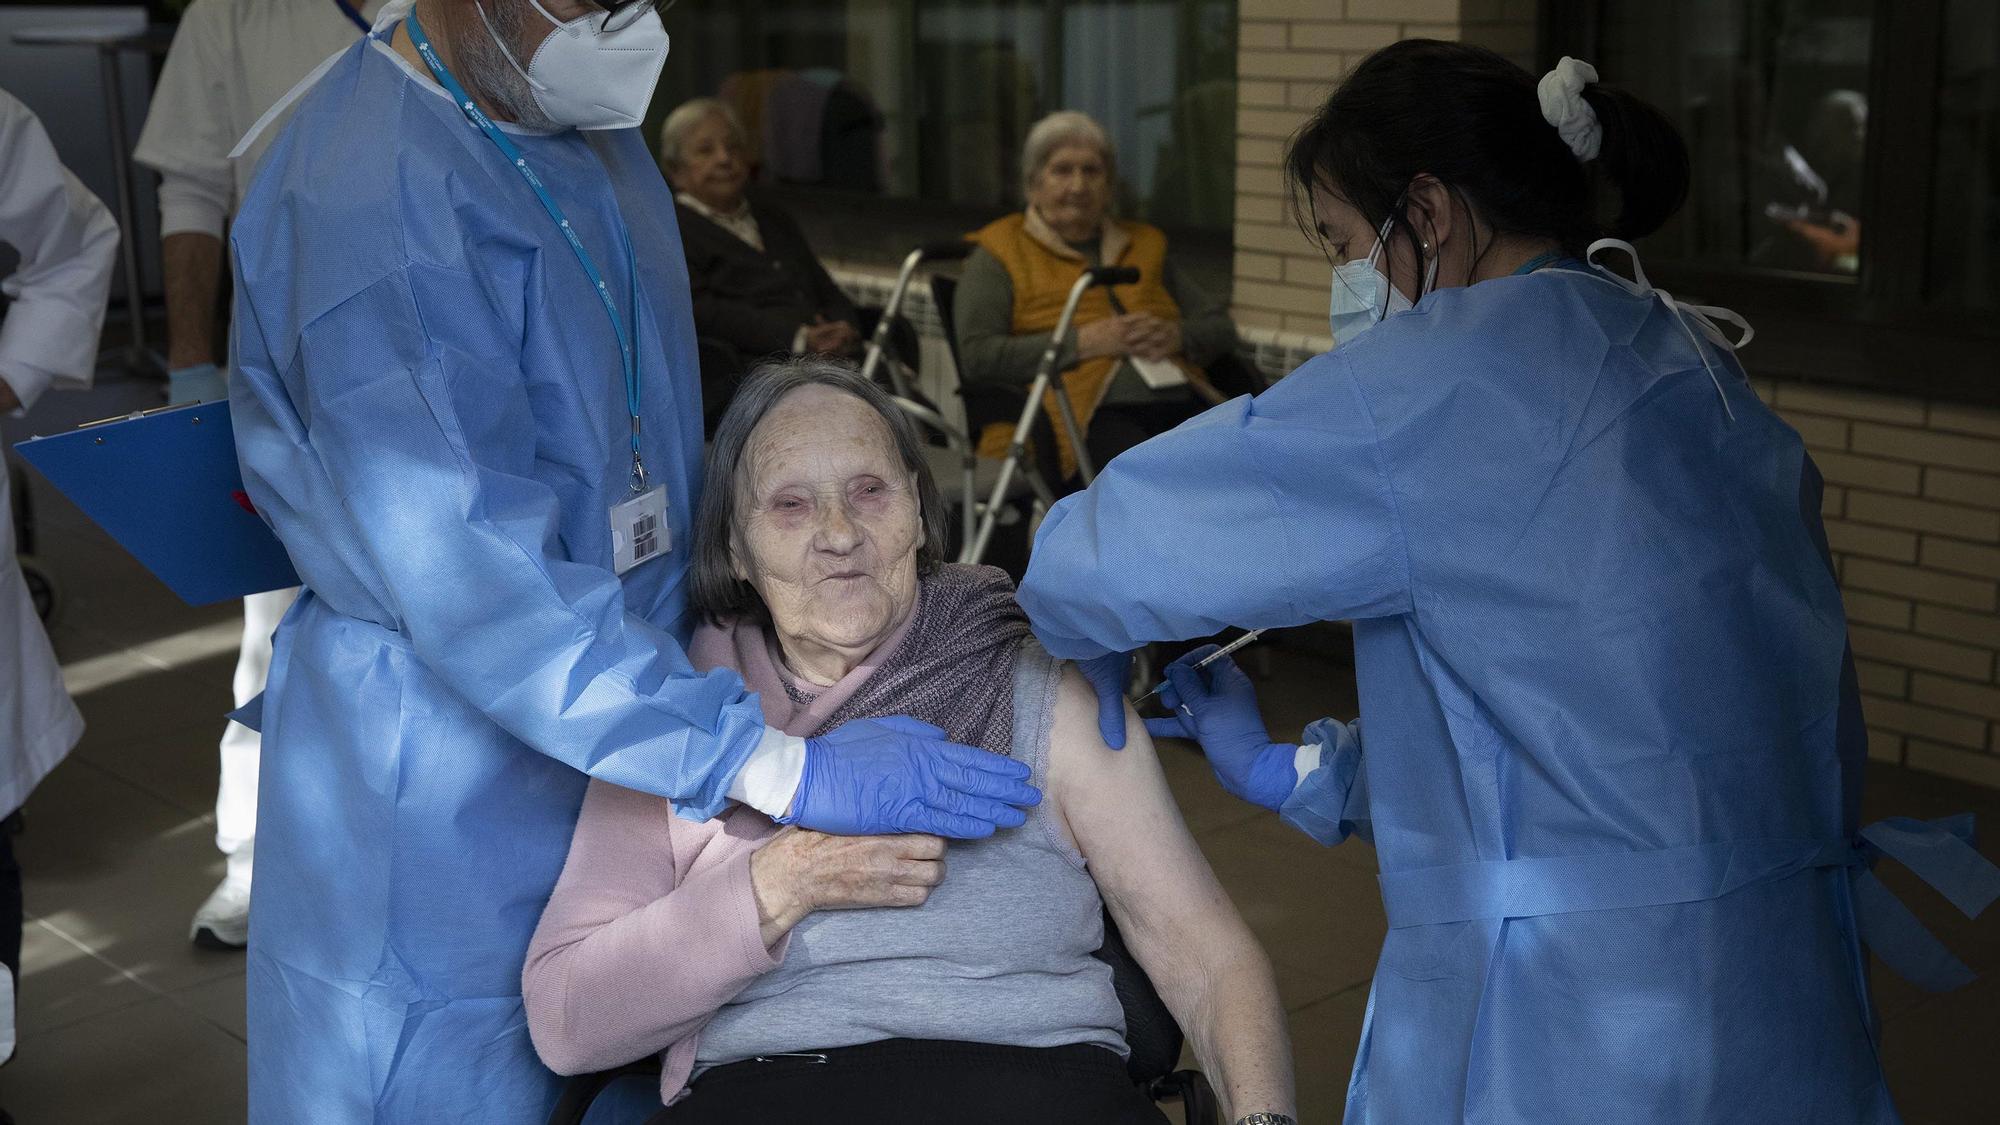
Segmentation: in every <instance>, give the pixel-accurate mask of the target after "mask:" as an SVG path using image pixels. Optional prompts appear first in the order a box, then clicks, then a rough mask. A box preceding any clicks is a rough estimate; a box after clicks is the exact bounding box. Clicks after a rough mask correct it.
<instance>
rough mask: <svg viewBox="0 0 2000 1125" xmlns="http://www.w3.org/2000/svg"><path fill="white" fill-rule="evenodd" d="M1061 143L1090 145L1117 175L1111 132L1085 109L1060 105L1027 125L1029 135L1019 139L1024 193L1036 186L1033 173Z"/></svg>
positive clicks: (1040, 169)
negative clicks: (1084, 111)
mask: <svg viewBox="0 0 2000 1125" xmlns="http://www.w3.org/2000/svg"><path fill="white" fill-rule="evenodd" d="M1064 145H1089V146H1090V147H1092V148H1094V149H1096V150H1097V152H1098V155H1100V156H1102V157H1104V171H1105V172H1106V173H1107V174H1108V175H1110V176H1112V177H1113V178H1116V177H1117V175H1118V150H1117V149H1115V148H1112V147H1111V134H1109V133H1106V132H1105V131H1104V126H1102V125H1099V124H1098V123H1097V122H1096V121H1095V120H1092V118H1091V116H1090V115H1089V114H1087V113H1083V112H1080V111H1078V110H1074V109H1059V110H1057V111H1055V112H1054V113H1051V114H1049V115H1048V116H1047V117H1044V118H1042V119H1041V120H1040V121H1037V122H1035V123H1034V124H1033V125H1031V126H1029V127H1028V139H1027V140H1025V141H1023V142H1021V191H1022V193H1023V194H1026V193H1027V192H1028V191H1030V190H1031V189H1033V187H1034V186H1035V177H1036V176H1039V175H1041V174H1042V168H1043V166H1044V165H1046V164H1048V162H1049V157H1051V156H1053V155H1055V151H1056V150H1057V149H1059V148H1061V147H1063V146H1064Z"/></svg>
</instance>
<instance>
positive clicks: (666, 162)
mask: <svg viewBox="0 0 2000 1125" xmlns="http://www.w3.org/2000/svg"><path fill="white" fill-rule="evenodd" d="M711 113H714V114H720V115H721V117H722V120H723V121H724V122H726V123H727V124H728V125H729V131H730V132H731V133H732V134H734V135H735V137H736V142H737V143H738V144H740V145H742V146H743V147H744V148H745V149H746V150H747V149H748V148H749V147H750V135H749V134H748V133H745V132H744V131H743V122H741V121H739V120H737V117H736V111H735V110H733V109H731V108H730V107H729V103H728V102H725V101H723V100H722V99H721V98H689V99H688V100H687V101H684V102H682V103H681V104H679V105H677V106H675V107H674V111H673V112H672V113H669V114H667V119H666V120H665V121H662V122H661V123H660V164H661V165H662V166H664V167H665V168H666V169H667V170H668V171H673V170H674V169H676V168H679V167H680V166H681V145H682V144H684V143H685V142H686V141H687V135H688V132H689V130H691V129H693V128H694V127H695V126H696V125H699V124H701V123H702V121H703V120H704V119H706V118H707V117H708V115H709V114H711Z"/></svg>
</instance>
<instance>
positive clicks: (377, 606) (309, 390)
mask: <svg viewBox="0 0 2000 1125" xmlns="http://www.w3.org/2000/svg"><path fill="white" fill-rule="evenodd" d="M516 140H517V142H518V143H519V145H520V147H521V148H522V149H523V150H525V152H526V155H527V157H528V159H529V160H530V161H531V162H532V164H533V166H534V168H535V169H536V170H537V171H538V172H539V174H540V175H541V177H542V178H543V180H545V181H546V182H547V184H548V185H549V187H550V189H551V191H552V192H553V193H554V195H555V196H556V198H557V199H558V201H559V202H560V204H561V206H562V207H563V209H564V210H566V211H567V212H568V215H569V217H570V219H571V221H572V223H573V224H574V225H575V227H576V229H577V231H578V232H579V233H580V235H581V236H582V239H583V241H584V244H585V245H586V247H587V248H588V249H589V251H590V252H591V254H592V255H593V256H594V258H595V259H596V261H597V262H598V263H600V268H601V269H602V270H603V273H604V275H605V277H606V279H607V280H608V281H609V283H610V284H611V286H612V288H613V295H614V297H615V298H616V300H617V301H618V304H619V307H620V308H621V309H624V308H630V307H632V297H633V294H632V293H630V292H629V289H630V284H629V282H628V275H627V271H626V269H625V268H624V267H625V262H626V258H625V255H624V253H623V252H622V250H621V249H620V247H619V239H620V234H619V231H620V229H621V228H623V230H625V231H627V232H629V234H630V237H631V240H632V243H633V246H634V248H635V249H636V251H637V256H638V263H639V277H638V280H639V289H640V292H639V293H638V294H637V298H638V299H637V305H638V308H639V317H638V341H639V348H638V351H639V355H640V365H641V374H642V382H641V398H642V402H643V406H642V415H643V418H644V445H643V452H644V455H645V460H646V464H647V466H648V467H649V468H650V470H651V472H652V477H653V480H654V481H655V482H656V483H662V484H664V485H665V486H666V488H667V500H668V509H667V513H668V520H667V522H668V524H669V527H670V530H671V534H672V536H673V552H672V554H671V555H670V556H669V557H668V558H666V559H662V560H655V561H653V562H649V563H646V564H643V565H641V566H639V567H638V568H636V569H634V570H632V571H630V572H629V573H628V574H626V575H625V576H624V578H623V580H622V581H621V580H620V579H619V578H617V577H614V575H613V573H612V570H611V544H610V531H609V522H608V509H609V507H610V506H611V505H612V504H613V503H615V502H617V501H619V500H622V499H624V497H625V494H626V491H627V487H628V484H627V481H628V473H629V471H630V467H631V453H630V450H629V434H630V424H629V421H628V415H627V410H626V401H625V391H624V385H623V378H622V369H621V365H620V356H619V351H618V346H617V339H616V337H615V336H614V334H613V332H612V330H611V328H610V325H609V321H608V318H607V317H606V316H605V314H604V310H603V307H602V306H601V304H600V303H599V301H598V300H597V298H596V296H595V294H594V293H593V292H592V291H591V287H590V282H589V280H588V279H587V277H586V275H585V273H584V272H583V270H582V269H581V267H580V266H579V265H578V263H577V260H576V259H575V257H574V256H573V255H572V253H571V251H570V249H569V248H568V246H567V244H566V243H565V242H564V241H563V240H562V238H561V236H560V233H559V232H558V230H557V229H556V227H555V225H554V224H553V222H552V221H551V220H550V218H549V216H548V215H547V214H546V213H545V212H544V211H543V209H542V208H541V206H540V205H539V204H538V203H537V202H536V199H535V197H534V195H533V194H532V193H531V191H530V189H529V187H528V185H527V184H526V183H525V182H524V181H523V180H522V179H521V177H520V176H519V175H518V174H517V173H516V172H515V171H514V169H513V168H512V167H511V166H510V165H509V164H508V163H507V162H506V161H505V160H504V159H502V158H501V156H500V154H499V152H498V150H497V149H496V148H495V147H494V146H493V144H492V143H491V142H489V141H488V140H487V138H486V137H484V136H483V135H481V134H480V133H479V132H477V131H476V130H474V129H473V128H472V127H471V126H470V125H469V124H468V123H467V122H466V120H465V119H464V118H463V117H462V116H461V115H460V114H459V112H458V110H457V109H456V107H455V106H454V104H453V103H452V102H451V101H450V100H448V99H447V98H445V97H444V96H442V94H441V93H439V92H438V91H437V90H436V88H435V87H433V86H431V85H430V84H429V82H428V80H427V79H422V78H419V77H418V76H417V75H416V74H415V72H414V71H413V70H412V69H411V68H408V67H407V66H406V65H405V64H404V63H403V62H402V61H401V60H400V59H396V58H394V57H392V56H391V55H389V54H388V53H387V49H386V48H385V47H383V46H381V45H379V44H376V43H374V42H371V41H363V42H362V43H360V44H357V46H356V47H355V48H354V49H353V50H352V51H351V52H350V53H349V54H348V55H347V56H346V57H345V58H344V59H342V61H340V62H339V63H338V64H337V65H336V66H335V67H334V68H333V69H332V70H331V71H329V72H328V74H327V75H326V77H325V78H324V79H323V80H322V81H321V82H320V83H319V85H318V86H317V87H315V89H314V90H313V91H312V93H311V94H309V95H308V96H307V98H306V99H305V100H304V101H303V102H302V104H301V107H300V109H299V112H298V115H297V118H296V119H295V120H294V121H293V122H292V124H291V125H290V126H289V127H288V129H287V130H286V132H285V134H284V135H283V136H282V137H281V138H280V140H279V141H278V142H277V144H276V145H275V146H274V147H273V149H272V150H271V152H270V154H269V156H268V157H267V158H266V163H265V164H264V166H263V167H262V168H261V170H260V172H259V175H258V178H257V180H256V183H255V186H254V188H253V189H252V191H251V192H250V194H249V197H248V199H247V200H246V201H245V204H244V207H243V210H242V213H241V215H240V216H239V217H238V219H237V221H236V224H235V231H234V236H233V243H234V247H235V254H236V267H237V294H238V299H237V300H238V303H237V316H236V341H235V342H236V349H237V357H236V358H237V368H236V369H237V371H238V373H239V374H238V376H237V379H236V380H235V383H234V386H233V387H232V389H231V400H230V401H231V406H232V409H233V412H234V416H235V427H236V436H237V444H238V448H239V453H240V456H241V460H242V465H243V472H244V479H245V482H246V484H247V487H248V490H249V493H250V495H251V497H252V498H253V499H254V501H255V503H256V506H257V508H258V510H259V511H260V512H262V513H263V514H264V515H265V516H266V517H267V518H268V519H269V520H270V521H271V523H272V524H273V525H274V526H275V528H276V530H277V533H278V536H279V538H280V539H282V540H283V541H284V544H285V547H286V549H287V550H288V551H289V552H290V554H291V557H292V560H293V562H294V563H296V564H297V566H298V570H299V574H300V576H301V577H302V578H303V579H304V581H305V586H306V593H305V595H304V596H303V597H301V599H300V600H299V602H298V605H297V606H296V608H294V609H293V611H292V612H291V614H290V615H289V616H288V617H287V618H286V619H285V622H284V624H283V626H282V627H281V628H280V629H279V630H278V634H277V640H276V655H275V661H274V663H273V665H272V673H271V680H270V687H269V691H268V693H267V695H266V698H265V704H264V712H263V719H264V733H265V742H264V765H263V775H262V789H261V792H260V795H259V802H260V806H261V812H260V824H259V831H258V843H257V890H256V896H255V903H254V907H253V910H252V915H251V932H250V948H249V970H248V971H249V1021H250V1022H249V1032H250V1034H249V1042H250V1045H249V1064H250V1118H251V1120H253V1121H256V1122H258V1123H259V1125H266V1123H279V1122H306V1121H311V1122H330V1121H338V1122H355V1121H395V1122H421V1123H424V1125H436V1123H442V1122H458V1121H477V1122H481V1123H486V1125H492V1123H501V1122H519V1123H524V1125H525V1123H529V1122H539V1121H541V1120H543V1119H544V1118H545V1117H546V1115H547V1113H548V1110H549V1108H550V1106H551V1104H552V1102H553V1099H554V1094H555V1091H556V1089H557V1085H556V1080H555V1078H554V1077H553V1076H552V1075H551V1074H549V1072H547V1071H546V1070H544V1069H543V1068H542V1066H541V1064H540V1063H539V1062H538V1061H537V1060H536V1058H535V1054H534V1052H533V1050H532V1048H531V1046H530V1044H529V1041H528V1034H527V1028H526V1022H525V1020H524V1018H523V1015H522V1007H521V998H520V991H521V965H522V961H523V958H524V956H525V952H526V949H527V944H528V938H529V935H530V933H531V931H532V930H533V928H534V926H535V922H536V919H537V918H538V916H539V915H540V913H541V909H542V906H543V904H544V902H545V901H546V899H547V896H548V892H549V890H550V888H551V887H552V886H553V885H554V883H555V879H556V876H557V874H558V872H559V870H560V868H561V866H562V862H563V857H564V855H565V853H566V852H567V850H568V847H569V839H570V832H571V829H572V827H573V825H574V823H575V818H576V813H577V809H578V807H579V806H580V804H581V801H582V795H583V789H584V785H585V784H586V782H587V780H588V778H587V777H586V774H588V775H590V776H595V777H602V778H605V779H607V780H610V781H614V782H616V783H618V784H620V785H625V786H629V787H632V788H635V789H641V790H645V791H647V792H651V793H655V794H659V795H662V796H668V797H672V798H674V799H676V800H677V801H679V802H681V805H682V807H683V808H684V809H686V810H689V811H691V812H692V813H694V814H696V815H708V814H712V813H714V812H715V811H717V810H718V809H719V808H720V806H721V805H722V803H723V800H724V797H723V794H724V791H725V788H726V785H727V783H728V781H729V779H730V778H731V777H732V776H733V774H734V773H735V771H736V769H737V768H738V767H739V766H740V765H741V763H742V761H743V760H744V758H745V757H747V756H748V754H749V752H750V751H751V750H752V749H753V748H755V746H756V745H757V742H758V739H759V738H760V736H761V735H762V732H763V729H764V724H763V719H762V716H761V714H760V711H759V708H758V706H757V703H756V701H755V698H754V697H753V696H748V695H747V694H746V692H745V690H744V687H743V684H742V682H741V681H740V680H739V679H738V678H737V677H736V676H735V675H734V674H733V673H725V674H717V675H710V676H706V677H703V676H698V675H696V674H695V673H694V671H693V669H692V668H691V667H690V666H689V664H688V662H687V660H686V659H685V657H684V656H683V653H682V647H681V646H682V643H683V642H684V641H685V639H686V635H687V631H688V628H689V626H690V624H691V622H690V621H689V620H688V613H687V609H686V598H685V593H684V590H683V584H682V578H683V572H684V569H685V563H686V558H687V555H686V546H687V538H688V527H689V514H690V512H691V509H692V505H693V503H694V500H695V496H696V492H697V488H698V486H699V467H698V466H699V457H700V455H701V417H702V414H701V403H700V397H699V396H700V392H699V385H698V382H697V379H696V370H697V368H696V362H695V343H694V341H695V336H694V328H693V324H692V322H691V320H690V317H689V312H688V304H687V298H686V292H687V278H686V275H685V266H684V260H683V258H682V255H681V246H680V238H679V234H678V232H677V230H676V229H675V226H674V206H673V198H672V196H671V195H670V194H669V193H668V191H667V189H666V187H665V185H664V184H663V183H662V182H661V179H660V174H659V172H658V170H657V168H656V166H655V165H654V163H653V161H652V158H651V156H650V155H649V154H648V153H647V151H646V149H645V147H644V145H643V144H642V143H641V141H640V139H639V137H638V135H637V133H636V132H635V131H624V132H618V133H598V134H588V135H586V134H579V133H577V132H574V131H566V132H562V133H558V134H554V135H525V134H523V135H517V137H516ZM579 771H582V772H579Z"/></svg>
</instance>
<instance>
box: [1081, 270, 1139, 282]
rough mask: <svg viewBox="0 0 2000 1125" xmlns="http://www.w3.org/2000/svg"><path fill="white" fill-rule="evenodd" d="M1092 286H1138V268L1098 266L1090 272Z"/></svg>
mask: <svg viewBox="0 0 2000 1125" xmlns="http://www.w3.org/2000/svg"><path fill="white" fill-rule="evenodd" d="M1090 283H1091V284H1092V285H1137V284H1139V267H1138V266H1098V267H1097V268H1095V269H1093V270H1091V271H1090Z"/></svg>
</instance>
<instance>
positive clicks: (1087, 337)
mask: <svg viewBox="0 0 2000 1125" xmlns="http://www.w3.org/2000/svg"><path fill="white" fill-rule="evenodd" d="M1127 319H1128V318H1126V317H1122V316H1108V317H1105V318H1104V319H1103V320H1093V321H1091V322H1090V323H1089V324H1084V325H1079V326H1078V327H1077V330H1076V358H1078V359H1080V360H1082V359H1096V358H1097V357H1099V356H1106V355H1124V354H1125V321H1126V320H1127Z"/></svg>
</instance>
